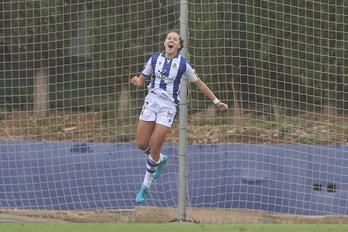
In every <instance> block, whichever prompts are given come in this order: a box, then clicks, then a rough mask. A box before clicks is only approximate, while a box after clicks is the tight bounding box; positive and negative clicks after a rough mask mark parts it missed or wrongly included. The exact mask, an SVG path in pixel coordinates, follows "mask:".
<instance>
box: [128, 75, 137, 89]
mask: <svg viewBox="0 0 348 232" xmlns="http://www.w3.org/2000/svg"><path fill="white" fill-rule="evenodd" d="M130 83H131V84H132V85H134V86H137V87H138V76H134V77H133V78H132V79H130Z"/></svg>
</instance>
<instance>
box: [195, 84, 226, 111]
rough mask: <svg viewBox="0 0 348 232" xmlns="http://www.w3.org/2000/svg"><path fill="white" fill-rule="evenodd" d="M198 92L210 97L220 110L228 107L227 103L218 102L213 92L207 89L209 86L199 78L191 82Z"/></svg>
mask: <svg viewBox="0 0 348 232" xmlns="http://www.w3.org/2000/svg"><path fill="white" fill-rule="evenodd" d="M193 83H194V84H195V85H196V86H197V88H198V89H199V91H200V92H202V93H203V94H204V95H205V96H206V97H207V98H208V99H210V100H211V101H212V102H213V103H214V105H215V107H216V108H217V109H218V110H220V111H225V110H227V109H228V105H227V104H225V103H223V102H220V100H219V99H218V98H217V97H216V96H215V94H214V93H213V92H212V91H211V90H210V89H209V87H208V86H207V85H206V84H205V83H204V82H203V81H202V80H200V79H198V80H197V81H195V82H193Z"/></svg>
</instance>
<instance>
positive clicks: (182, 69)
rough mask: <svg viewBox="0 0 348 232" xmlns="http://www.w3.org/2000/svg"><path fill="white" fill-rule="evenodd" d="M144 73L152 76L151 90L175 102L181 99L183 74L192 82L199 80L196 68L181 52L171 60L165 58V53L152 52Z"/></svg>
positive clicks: (149, 86)
mask: <svg viewBox="0 0 348 232" xmlns="http://www.w3.org/2000/svg"><path fill="white" fill-rule="evenodd" d="M142 74H143V75H144V76H146V77H151V81H150V83H149V85H148V89H149V91H155V93H156V94H159V95H162V96H164V97H167V98H169V99H170V100H172V101H173V102H174V103H175V104H178V102H179V101H180V98H179V91H180V85H181V81H182V77H183V75H186V76H187V79H188V80H189V81H190V82H195V81H197V80H198V77H197V75H196V73H195V70H194V69H193V68H192V67H191V65H190V64H189V63H188V62H187V60H186V59H185V58H184V57H182V56H181V55H180V53H177V55H176V56H175V57H174V58H173V59H171V60H168V59H167V58H165V56H164V53H154V54H152V56H151V57H150V59H149V60H148V62H147V63H146V64H145V66H144V69H143V71H142Z"/></svg>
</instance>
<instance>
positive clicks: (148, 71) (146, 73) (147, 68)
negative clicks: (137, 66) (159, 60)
mask: <svg viewBox="0 0 348 232" xmlns="http://www.w3.org/2000/svg"><path fill="white" fill-rule="evenodd" d="M151 60H152V56H151V57H150V59H149V60H148V61H147V62H146V64H145V65H144V68H143V71H141V73H142V74H143V75H144V76H151V73H152V66H151Z"/></svg>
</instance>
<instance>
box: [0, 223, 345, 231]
mask: <svg viewBox="0 0 348 232" xmlns="http://www.w3.org/2000/svg"><path fill="white" fill-rule="evenodd" d="M0 231H6V232H47V231H48V232H150V231H151V232H153V231H164V232H177V231H179V232H198V231H199V232H201V231H203V232H227V231H228V232H278V231H279V232H302V231H303V232H329V231H332V232H344V231H348V224H347V225H308V224H303V225H295V224H289V225H284V224H282V225H280V224H272V225H271V224H253V225H244V224H243V225H242V224H241V225H238V224H237V225H229V224H224V225H216V224H215V225H206V224H202V225H201V224H45V223H41V224H18V223H4V224H0Z"/></svg>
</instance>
